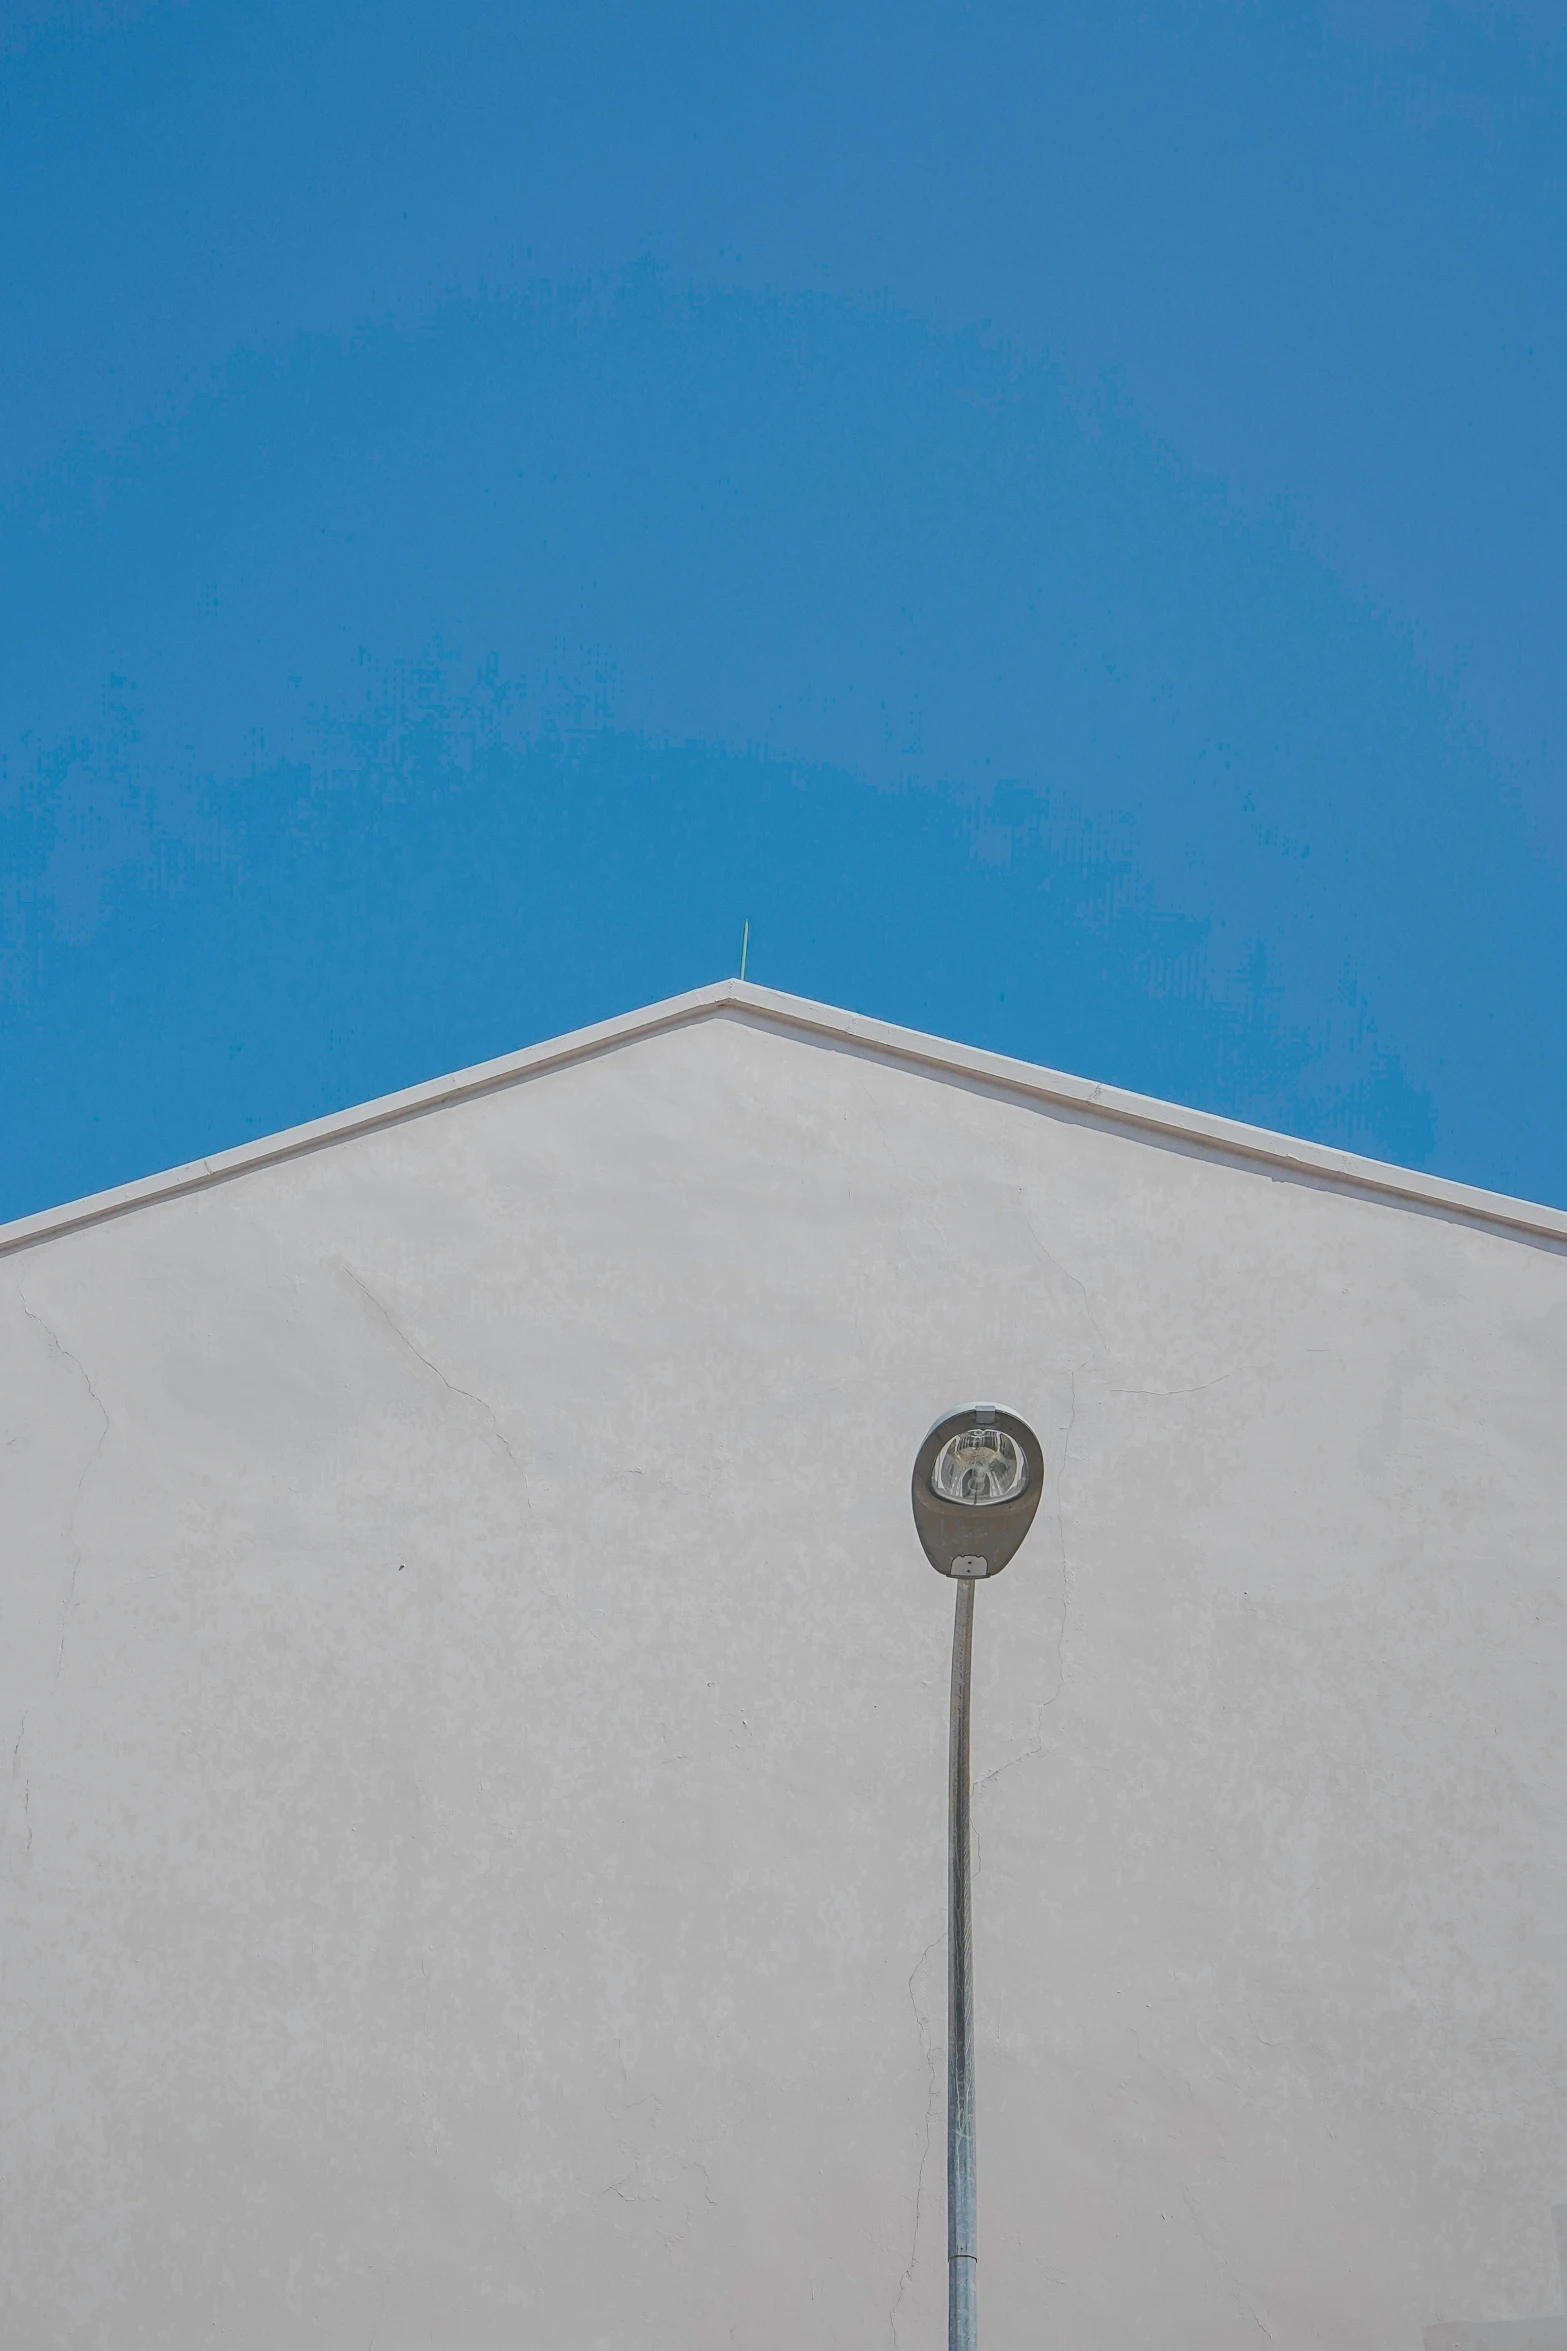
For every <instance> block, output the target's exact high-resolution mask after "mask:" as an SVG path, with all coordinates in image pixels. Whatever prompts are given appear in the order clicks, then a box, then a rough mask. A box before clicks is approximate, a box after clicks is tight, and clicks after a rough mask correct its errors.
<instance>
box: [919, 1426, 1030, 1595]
mask: <svg viewBox="0 0 1567 2351" xmlns="http://www.w3.org/2000/svg"><path fill="white" fill-rule="evenodd" d="M1044 1484H1045V1456H1044V1452H1043V1450H1042V1448H1041V1446H1040V1442H1039V1439H1038V1438H1037V1437H1036V1436H1035V1434H1034V1432H1033V1430H1032V1429H1031V1428H1030V1427H1029V1425H1028V1423H1027V1421H1025V1420H1019V1418H1018V1416H1017V1414H1016V1413H1015V1412H1005V1411H1003V1410H1002V1408H1001V1406H1000V1405H999V1404H969V1405H965V1407H964V1408H963V1410H962V1411H961V1412H949V1413H946V1414H945V1415H944V1416H943V1417H942V1419H940V1420H938V1421H937V1423H936V1425H935V1427H934V1428H933V1429H932V1430H931V1431H930V1434H929V1435H928V1436H927V1437H926V1439H925V1442H924V1444H923V1445H922V1446H921V1447H920V1449H919V1452H918V1454H917V1455H916V1457H915V1462H914V1482H913V1502H914V1524H915V1528H916V1530H917V1531H918V1534H919V1539H920V1541H921V1543H922V1544H923V1545H924V1547H925V1556H926V1558H927V1559H928V1560H929V1561H930V1564H931V1566H932V1567H933V1568H935V1570H936V1572H937V1574H938V1575H946V1576H960V1577H971V1576H972V1577H978V1576H996V1575H999V1574H1000V1573H1001V1570H1002V1569H1003V1568H1004V1567H1005V1566H1006V1564H1007V1562H1008V1560H1009V1559H1010V1558H1011V1557H1012V1555H1013V1553H1014V1552H1015V1551H1016V1550H1017V1548H1018V1545H1019V1544H1020V1543H1021V1542H1022V1540H1023V1537H1024V1536H1025V1535H1026V1534H1027V1533H1028V1530H1029V1528H1030V1527H1031V1526H1032V1525H1033V1523H1034V1513H1035V1511H1036V1510H1037V1509H1038V1508H1039V1498H1040V1495H1041V1494H1042V1493H1043V1491H1044Z"/></svg>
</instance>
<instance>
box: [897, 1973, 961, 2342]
mask: <svg viewBox="0 0 1567 2351" xmlns="http://www.w3.org/2000/svg"><path fill="white" fill-rule="evenodd" d="M946 1939H947V1938H946V1934H945V1932H943V1933H941V1934H939V1935H936V1936H934V1937H933V1938H932V1940H931V1941H930V1942H928V1943H927V1944H926V1946H925V1948H924V1950H923V1951H922V1952H921V1953H920V1955H919V1957H918V1959H916V1960H915V1962H914V1965H913V1966H912V1968H910V1970H909V2006H910V2007H911V2008H912V2009H913V2011H914V2022H915V2024H916V2026H917V2027H918V2029H919V2036H920V2047H921V2048H922V2049H923V2050H924V2052H925V2065H926V2070H927V2072H928V2073H929V2075H930V2087H929V2089H928V2090H927V2092H926V2095H925V2144H924V2146H923V2147H922V2148H921V2149H920V2166H919V2170H918V2172H917V2173H916V2174H915V2179H914V2235H913V2239H912V2241H911V2243H910V2245H909V2258H908V2263H907V2266H906V2267H905V2269H904V2271H903V2273H902V2275H901V2276H900V2278H899V2279H898V2291H897V2294H896V2295H895V2297H894V2299H893V2305H892V2308H891V2309H890V2310H889V2311H888V2313H887V2333H888V2337H889V2339H890V2340H891V2343H892V2347H893V2351H899V2336H898V2312H899V2311H900V2310H901V2309H902V2308H903V2297H904V2295H905V2294H906V2293H907V2292H908V2290H909V2286H910V2284H911V2283H912V2281H913V2277H914V2268H915V2264H916V2262H917V2261H918V2259H919V2250H920V2221H921V2219H922V2217H923V2214H924V2209H925V2170H926V2166H927V2165H928V2163H929V2162H930V2143H931V2139H932V2137H933V2136H934V2133H935V2128H936V2103H937V2100H938V2098H939V2096H940V2077H939V2074H938V2071H937V2067H936V2052H935V2048H934V2046H933V2044H932V2042H931V2037H930V2027H929V2025H928V2024H927V2023H926V2021H925V2019H924V2017H923V2016H922V2015H921V2014H920V2004H919V2002H918V2001H917V2000H916V1999H915V1997H914V1979H915V1977H916V1976H917V1975H918V1974H919V1971H920V1969H921V1968H922V1967H923V1966H924V1964H925V1962H926V1960H927V1959H928V1958H929V1957H930V1955H931V1953H932V1952H933V1951H934V1950H935V1949H936V1946H937V1944H939V1943H944V1942H945V1941H946Z"/></svg>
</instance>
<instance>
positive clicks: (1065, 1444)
mask: <svg viewBox="0 0 1567 2351" xmlns="http://www.w3.org/2000/svg"><path fill="white" fill-rule="evenodd" d="M1071 1381H1072V1403H1071V1408H1070V1410H1069V1412H1068V1414H1067V1422H1066V1434H1065V1436H1064V1437H1063V1439H1062V1441H1061V1467H1060V1469H1059V1470H1058V1471H1057V1473H1056V1490H1057V1494H1058V1496H1059V1498H1060V1499H1059V1500H1058V1502H1057V1507H1056V1517H1055V1528H1056V1547H1057V1550H1058V1551H1059V1553H1060V1558H1061V1622H1060V1625H1059V1627H1058V1628H1057V1632H1056V1686H1055V1688H1054V1689H1053V1690H1052V1691H1051V1693H1050V1695H1049V1697H1048V1698H1041V1699H1040V1700H1039V1702H1038V1704H1037V1705H1036V1706H1035V1708H1034V1744H1033V1745H1032V1747H1025V1748H1024V1749H1023V1752H1022V1754H1021V1755H1009V1756H1008V1758H1007V1760H1006V1762H1005V1763H998V1764H997V1765H996V1768H995V1770H994V1771H987V1772H986V1773H985V1774H984V1776H983V1778H981V1779H978V1780H976V1781H975V1783H974V1793H975V1795H976V1796H977V1795H978V1794H979V1792H980V1790H981V1789H982V1788H988V1787H990V1786H991V1785H992V1783H993V1782H994V1781H996V1780H999V1779H1002V1778H1004V1777H1005V1776H1006V1774H1007V1773H1008V1772H1009V1771H1015V1770H1016V1769H1017V1767H1018V1765H1019V1764H1020V1763H1031V1762H1033V1761H1034V1760H1035V1758H1036V1757H1038V1756H1041V1755H1043V1753H1044V1751H1045V1726H1044V1716H1045V1713H1046V1710H1047V1709H1048V1708H1049V1707H1052V1706H1054V1704H1055V1702H1056V1700H1057V1699H1058V1698H1059V1697H1060V1695H1061V1692H1062V1691H1063V1690H1064V1689H1065V1687H1066V1627H1067V1618H1068V1616H1069V1615H1070V1613H1071V1607H1072V1569H1071V1562H1070V1561H1069V1559H1068V1558H1067V1550H1066V1528H1065V1526H1064V1525H1063V1523H1062V1518H1061V1507H1060V1503H1061V1501H1064V1499H1065V1487H1066V1471H1067V1461H1068V1459H1069V1457H1070V1455H1071V1451H1072V1431H1073V1430H1074V1429H1075V1428H1076V1426H1077V1368H1074V1369H1073V1371H1072V1373H1071ZM976 1835H977V1830H976Z"/></svg>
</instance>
